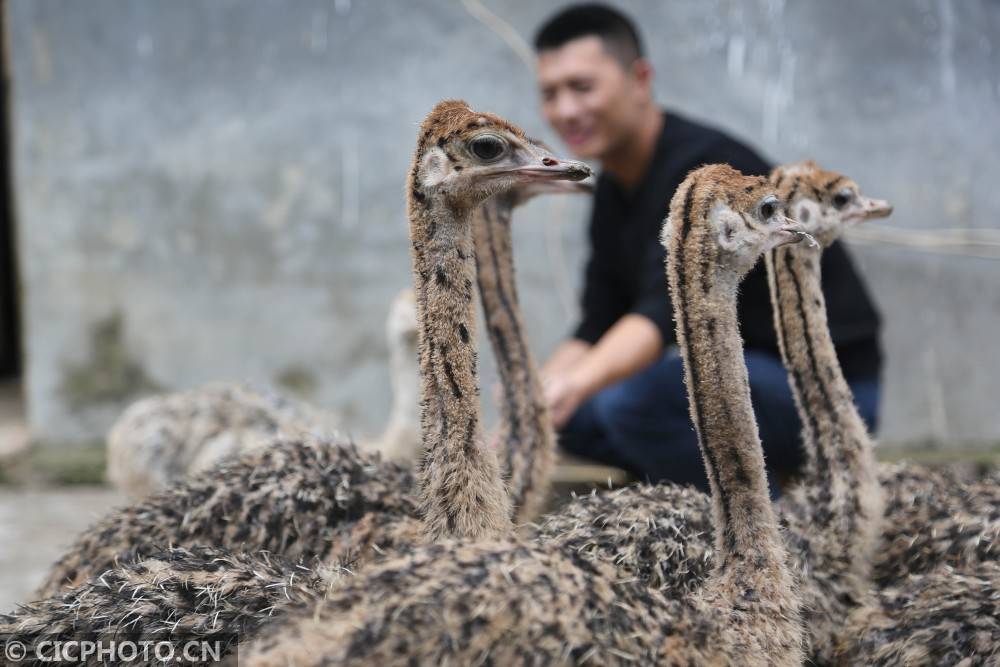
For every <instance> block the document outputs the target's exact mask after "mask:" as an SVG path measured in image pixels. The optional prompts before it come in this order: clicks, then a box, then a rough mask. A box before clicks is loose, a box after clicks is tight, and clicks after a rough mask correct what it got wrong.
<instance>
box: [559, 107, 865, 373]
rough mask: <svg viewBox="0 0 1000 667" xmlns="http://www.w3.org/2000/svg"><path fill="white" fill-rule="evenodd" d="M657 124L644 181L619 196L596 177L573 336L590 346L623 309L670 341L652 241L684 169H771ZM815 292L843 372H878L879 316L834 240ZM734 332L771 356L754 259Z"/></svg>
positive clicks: (702, 130)
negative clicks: (578, 314)
mask: <svg viewBox="0 0 1000 667" xmlns="http://www.w3.org/2000/svg"><path fill="white" fill-rule="evenodd" d="M664 117H665V122H664V124H663V132H662V134H661V135H660V138H659V141H658V143H657V146H656V151H655V153H654V156H653V159H652V161H651V163H650V167H649V170H648V171H647V173H646V175H645V177H644V178H643V180H642V183H641V184H640V185H639V187H638V188H637V189H636V190H635V191H634V192H632V193H626V192H625V191H624V190H623V189H622V188H621V186H620V185H619V184H618V183H617V182H616V181H615V180H614V178H613V177H611V176H609V175H608V174H601V176H600V178H599V179H598V182H597V191H596V193H595V195H594V205H593V210H592V212H591V220H590V248H591V255H590V260H589V262H588V263H587V272H586V277H585V284H584V292H583V304H582V305H583V319H582V321H581V322H580V324H579V326H578V327H577V328H576V331H575V333H574V337H576V338H579V339H581V340H584V341H586V342H588V343H595V342H597V341H598V340H599V339H600V338H601V336H603V335H604V334H605V332H607V330H608V329H610V328H611V326H612V325H613V324H614V323H615V322H617V321H618V320H619V319H620V318H621V317H622V316H624V315H626V314H628V313H637V314H640V315H644V316H646V317H648V318H649V319H650V320H652V321H653V322H654V323H655V324H656V326H657V327H659V329H660V333H661V334H662V336H663V342H664V344H665V345H671V344H674V343H675V342H676V339H675V336H674V324H673V310H672V307H671V305H670V296H669V294H668V293H667V287H666V278H665V275H664V269H663V260H664V252H665V251H664V249H663V246H661V245H660V242H659V235H660V228H661V226H662V225H663V220H664V218H665V217H666V215H667V212H668V209H669V206H670V198H671V197H672V196H673V194H674V190H676V189H677V186H679V185H680V184H681V181H683V180H684V177H685V176H687V174H688V172H689V171H691V170H692V169H695V168H697V167H699V166H701V165H703V164H713V163H719V162H722V163H728V164H730V165H732V166H733V167H734V168H736V169H738V170H740V171H741V172H743V173H744V174H748V175H763V176H766V175H767V174H768V172H770V170H771V165H769V164H768V163H767V162H766V161H765V160H763V159H762V158H761V157H760V156H759V155H757V153H755V152H754V151H753V150H751V149H750V148H748V147H747V146H744V145H743V144H741V143H739V142H738V141H736V140H734V139H732V138H731V137H729V136H727V135H725V134H723V133H722V132H719V131H718V130H715V129H712V128H710V127H706V126H704V125H700V124H698V123H695V122H692V121H690V120H687V119H685V118H683V117H681V116H678V115H677V114H675V113H672V112H665V113H664ZM822 269H823V294H824V296H825V297H826V308H827V314H828V320H829V323H830V331H831V334H832V335H833V342H834V345H835V346H836V348H837V356H838V357H839V359H840V364H841V366H842V367H843V370H844V374H845V375H846V376H847V377H849V378H851V377H871V376H876V375H878V374H879V371H880V368H881V362H882V359H881V351H880V349H879V341H878V335H879V326H880V323H879V316H878V312H877V311H876V310H875V306H874V304H873V303H872V300H871V297H870V296H869V294H868V291H867V290H866V289H865V285H864V283H863V282H862V280H861V278H860V276H859V275H858V273H857V271H855V269H854V266H853V264H852V263H851V259H850V257H849V256H848V254H847V251H846V250H845V249H844V247H843V246H842V245H841V244H840V243H835V244H833V245H832V246H831V247H830V248H828V249H827V250H826V251H825V252H824V253H823V260H822ZM739 317H740V330H741V332H742V334H743V339H744V342H745V345H746V347H747V348H748V349H756V350H765V351H768V352H771V353H773V354H775V355H777V354H778V342H777V338H776V337H775V333H774V321H773V319H772V316H771V299H770V294H769V292H768V287H767V274H766V271H765V269H764V262H763V261H761V262H760V263H759V264H758V265H757V266H756V267H754V269H753V270H752V271H751V272H750V273H749V274H748V275H747V277H746V279H745V280H744V281H743V284H742V287H741V290H740V301H739Z"/></svg>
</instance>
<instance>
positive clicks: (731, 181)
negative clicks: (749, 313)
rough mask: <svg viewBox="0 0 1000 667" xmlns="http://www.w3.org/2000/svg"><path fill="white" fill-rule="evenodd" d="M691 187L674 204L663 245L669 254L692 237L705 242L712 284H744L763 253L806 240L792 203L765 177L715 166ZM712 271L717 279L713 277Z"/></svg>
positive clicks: (694, 175)
mask: <svg viewBox="0 0 1000 667" xmlns="http://www.w3.org/2000/svg"><path fill="white" fill-rule="evenodd" d="M686 182H687V183H688V184H689V185H688V187H687V189H686V191H685V194H684V196H683V197H678V196H677V194H680V188H678V192H677V194H675V196H674V198H673V200H672V201H671V207H670V215H669V217H668V218H667V221H666V224H664V226H663V232H662V235H661V239H660V240H661V242H662V243H663V245H664V247H665V248H666V249H667V252H668V254H669V253H670V252H672V251H673V250H675V247H674V246H677V247H678V248H677V249H679V247H680V246H683V245H686V244H687V241H688V237H689V235H690V234H691V233H692V232H694V233H696V234H697V235H699V236H702V237H704V238H703V239H702V240H701V241H700V242H699V243H698V246H699V251H700V252H702V253H706V254H707V255H708V256H707V257H706V258H705V260H706V261H704V262H703V263H702V272H703V279H704V280H706V281H708V280H709V279H710V278H725V279H726V280H725V283H727V284H728V283H731V282H732V281H733V280H735V281H736V282H739V280H740V279H742V278H743V276H744V275H746V273H747V272H748V271H750V269H752V268H753V266H754V264H756V263H757V261H758V260H759V259H760V257H761V255H762V254H763V253H765V252H767V251H768V250H771V249H773V248H775V247H777V246H779V245H784V244H786V243H794V242H796V241H799V240H801V238H802V236H801V232H802V226H801V225H800V224H799V223H798V222H797V221H795V220H790V219H789V218H788V217H786V215H785V212H786V208H787V206H786V200H784V199H782V198H781V197H779V196H778V194H777V192H776V188H775V187H774V186H773V185H771V184H770V183H769V182H768V179H767V178H765V177H763V176H744V175H743V174H742V173H740V172H739V171H737V170H735V169H733V168H732V167H730V166H729V165H725V164H713V165H708V166H705V167H701V168H700V169H697V170H695V171H693V172H691V174H689V175H688V180H687V181H686ZM682 185H683V184H682ZM699 221H703V224H701V225H697V224H696V223H697V222H699ZM695 227H697V229H695ZM710 259H711V260H714V261H709V260H710ZM709 267H711V268H713V269H714V271H715V273H716V274H717V275H716V276H709V275H707V270H708V269H709ZM706 284H707V283H706Z"/></svg>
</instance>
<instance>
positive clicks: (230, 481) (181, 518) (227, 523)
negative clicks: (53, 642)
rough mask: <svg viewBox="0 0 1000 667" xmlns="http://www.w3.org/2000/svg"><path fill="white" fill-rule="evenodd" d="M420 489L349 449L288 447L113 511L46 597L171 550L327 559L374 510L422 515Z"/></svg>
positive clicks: (83, 540) (309, 443)
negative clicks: (417, 496)
mask: <svg viewBox="0 0 1000 667" xmlns="http://www.w3.org/2000/svg"><path fill="white" fill-rule="evenodd" d="M413 487H414V483H413V476H412V474H411V473H410V471H409V470H408V469H407V468H405V467H403V466H400V465H398V464H393V463H387V462H384V461H382V460H381V459H380V458H379V456H378V455H377V454H369V453H364V452H360V451H358V449H357V448H356V447H355V446H354V445H353V444H350V443H348V442H329V441H321V440H314V439H307V440H284V441H279V442H276V443H273V444H272V445H270V446H268V447H266V448H263V449H257V450H255V451H252V452H248V453H247V454H244V455H243V456H241V457H240V458H238V459H236V460H233V461H231V462H227V463H223V464H221V465H220V466H218V467H217V468H214V469H211V470H207V471H205V472H202V473H200V474H198V475H195V476H193V477H192V478H190V479H187V480H181V481H179V482H175V483H174V484H173V485H172V486H171V487H169V488H168V489H167V490H166V491H163V492H161V493H158V494H155V495H153V496H150V497H149V498H146V499H144V500H141V501H139V502H137V503H134V504H132V505H129V506H126V507H122V508H119V509H117V510H113V511H111V512H109V513H108V514H107V515H106V516H105V517H104V518H102V519H101V520H99V521H98V522H97V523H96V524H94V525H92V526H90V527H89V528H88V529H87V530H85V531H83V532H82V534H81V535H80V536H79V537H78V538H77V539H76V541H75V542H74V543H73V544H72V545H71V546H70V548H69V549H68V550H67V551H66V553H65V555H64V556H63V557H62V558H60V559H59V560H58V561H57V562H56V563H55V565H54V566H53V567H52V569H51V571H50V572H49V575H48V577H47V579H46V581H45V583H44V584H43V585H42V587H41V588H40V590H39V591H38V597H39V598H44V597H48V596H50V595H53V594H55V593H57V592H58V591H59V590H60V589H62V588H65V587H69V586H74V585H78V584H81V583H83V582H85V581H87V580H88V579H90V578H92V577H95V576H97V575H99V574H100V573H102V572H104V571H105V570H108V569H109V568H111V567H113V566H114V565H115V564H116V563H118V562H123V563H124V562H127V561H130V560H135V559H137V558H141V557H144V556H148V555H150V554H153V553H156V552H157V551H160V550H162V549H165V548H168V547H176V546H181V547H194V546H198V545H201V546H211V547H215V548H221V549H226V550H229V551H261V550H264V551H269V552H271V553H274V554H277V555H280V556H282V557H285V558H288V559H293V560H308V559H313V558H323V557H325V556H326V555H327V554H328V553H329V552H330V551H331V549H333V547H334V546H336V540H337V538H338V536H340V535H342V533H343V530H344V528H345V525H346V526H347V527H348V528H349V527H350V526H349V524H351V523H352V522H354V521H357V520H359V519H361V518H362V517H364V516H365V515H366V514H367V513H369V512H390V513H395V514H398V515H410V516H412V515H415V514H416V511H417V506H416V503H417V501H416V499H415V497H414V496H413V495H412V493H411V491H412V489H413Z"/></svg>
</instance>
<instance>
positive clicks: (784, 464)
mask: <svg viewBox="0 0 1000 667" xmlns="http://www.w3.org/2000/svg"><path fill="white" fill-rule="evenodd" d="M744 357H745V358H746V363H747V370H748V373H749V378H750V396H751V400H752V401H753V408H754V412H755V413H756V415H757V424H758V426H759V427H760V437H761V442H762V444H763V445H764V457H765V459H764V460H765V461H766V463H767V468H768V477H769V478H770V480H771V490H772V493H776V492H777V491H778V490H779V489H778V486H777V484H776V479H777V478H776V476H775V473H779V476H780V475H783V474H785V473H790V472H794V471H795V470H796V469H797V468H799V466H800V465H801V464H802V461H803V451H802V447H801V444H800V438H801V432H802V424H801V422H800V421H799V415H798V411H797V410H796V408H795V400H794V399H793V398H792V390H791V388H790V387H789V386H788V376H787V374H786V372H785V368H784V366H782V364H781V359H780V358H778V357H776V356H774V355H772V354H768V353H767V352H759V351H754V350H748V351H746V352H745V353H744ZM849 384H850V386H851V390H852V391H853V392H854V401H855V403H856V404H857V406H858V411H859V412H860V413H861V417H862V419H864V421H865V423H866V424H867V425H868V428H869V430H870V431H872V432H874V431H875V428H876V426H877V423H878V403H879V393H880V384H879V381H878V379H877V378H861V379H854V380H851V381H849ZM559 435H560V438H559V442H560V444H561V445H562V447H563V448H564V449H566V450H567V451H569V452H571V453H573V454H576V455H577V456H581V457H584V458H587V459H592V460H594V461H599V462H601V463H604V464H607V465H613V466H616V467H618V468H622V469H623V470H626V471H627V472H629V473H630V474H631V475H633V476H634V477H637V478H639V479H642V480H646V481H651V482H657V481H661V480H668V481H671V482H677V483H679V484H691V485H694V486H695V487H697V488H699V489H702V490H704V491H706V492H707V491H708V479H707V477H706V475H705V467H704V464H703V463H702V460H701V453H700V452H699V450H698V438H697V436H696V434H695V432H694V427H693V426H692V424H691V417H690V413H689V412H688V399H687V390H686V389H685V387H684V369H683V367H682V365H681V358H680V356H679V355H678V354H677V351H676V350H674V349H672V350H670V351H668V352H667V353H666V354H665V355H664V356H663V358H662V359H660V360H659V361H657V362H656V363H654V364H653V365H652V366H650V367H649V368H647V369H645V370H643V371H641V372H639V373H637V374H636V375H633V376H632V377H630V378H627V379H625V380H623V381H621V382H619V383H618V384H615V385H612V386H610V387H607V388H606V389H603V390H602V391H600V392H598V393H597V394H595V395H594V396H593V397H592V398H591V399H590V400H589V401H587V402H586V403H584V404H583V405H581V406H580V408H579V409H578V410H577V411H576V413H575V414H574V415H573V417H572V418H571V419H570V421H569V422H568V423H567V424H566V426H565V427H564V428H563V430H562V431H561V432H560V434H559Z"/></svg>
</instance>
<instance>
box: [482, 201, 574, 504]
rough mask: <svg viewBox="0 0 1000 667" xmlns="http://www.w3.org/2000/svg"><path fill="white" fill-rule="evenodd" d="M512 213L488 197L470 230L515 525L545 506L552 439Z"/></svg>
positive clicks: (506, 203)
mask: <svg viewBox="0 0 1000 667" xmlns="http://www.w3.org/2000/svg"><path fill="white" fill-rule="evenodd" d="M512 209H513V202H512V199H511V196H510V195H509V194H501V195H497V196H495V197H492V198H490V199H489V200H487V201H486V203H485V204H483V205H482V206H480V207H479V208H478V209H477V210H476V213H475V214H474V216H473V225H472V229H473V235H474V241H475V249H476V266H477V269H478V270H477V277H478V283H479V296H480V299H481V301H482V305H483V314H484V317H485V321H486V331H487V335H488V336H489V340H490V346H491V347H492V349H493V354H494V356H495V358H496V360H497V372H498V373H499V375H500V384H501V390H502V392H503V393H502V400H501V404H500V414H501V418H500V433H501V439H502V442H503V446H502V448H501V450H500V456H501V461H502V467H503V468H504V472H505V473H506V478H507V480H508V490H509V492H510V496H511V502H512V503H513V505H514V513H515V514H514V521H515V523H518V524H520V523H524V522H526V521H528V520H529V519H530V518H531V517H532V516H534V514H535V513H536V511H537V510H538V509H539V507H540V505H541V503H542V502H543V501H544V500H545V495H546V491H547V488H548V480H549V473H550V470H551V467H552V462H553V459H554V456H555V433H554V432H553V430H552V424H551V421H550V419H549V415H548V410H547V409H546V407H545V402H544V401H543V400H542V388H541V382H540V381H539V377H538V371H537V368H536V366H535V361H534V358H533V357H532V355H531V351H530V349H529V347H528V342H527V340H526V338H525V328H524V320H523V318H522V315H521V307H520V303H519V301H518V296H517V286H516V282H515V278H514V260H513V252H512V249H511V231H510V221H511V213H512Z"/></svg>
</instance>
